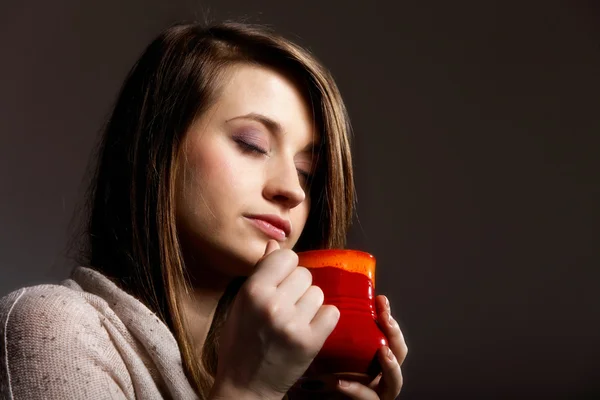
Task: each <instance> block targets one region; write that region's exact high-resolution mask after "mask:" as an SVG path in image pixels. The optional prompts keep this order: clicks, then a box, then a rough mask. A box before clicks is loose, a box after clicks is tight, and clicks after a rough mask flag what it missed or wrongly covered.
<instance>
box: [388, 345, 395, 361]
mask: <svg viewBox="0 0 600 400" xmlns="http://www.w3.org/2000/svg"><path fill="white" fill-rule="evenodd" d="M387 358H388V360H390V361H394V353H392V349H390V348H389V347H388V349H387Z"/></svg>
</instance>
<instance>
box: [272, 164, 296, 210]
mask: <svg viewBox="0 0 600 400" xmlns="http://www.w3.org/2000/svg"><path fill="white" fill-rule="evenodd" d="M267 175H268V177H267V180H266V182H265V186H264V190H263V195H264V197H265V198H267V199H268V200H270V201H273V202H276V203H278V204H280V205H281V206H283V207H285V208H287V209H292V208H294V207H296V206H297V205H299V204H300V203H302V202H303V201H304V199H305V198H306V193H305V192H304V188H303V187H302V185H301V184H300V179H299V178H298V171H297V170H296V166H295V164H294V162H293V161H292V162H290V161H286V162H278V163H274V164H273V165H272V166H270V168H269V171H268V173H267Z"/></svg>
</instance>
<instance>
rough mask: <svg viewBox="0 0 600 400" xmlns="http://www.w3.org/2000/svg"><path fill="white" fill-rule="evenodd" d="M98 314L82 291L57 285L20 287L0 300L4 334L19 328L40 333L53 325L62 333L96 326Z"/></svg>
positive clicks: (34, 333) (0, 327) (51, 328)
mask: <svg viewBox="0 0 600 400" xmlns="http://www.w3.org/2000/svg"><path fill="white" fill-rule="evenodd" d="M99 317H100V315H99V313H98V312H97V311H96V310H95V309H94V307H93V306H92V305H91V304H89V302H87V301H86V299H85V298H84V297H83V296H82V295H81V292H78V291H76V290H73V289H70V288H67V287H64V286H59V285H38V286H32V287H27V288H22V289H20V290H17V291H14V292H12V293H10V294H8V295H7V296H5V297H3V298H2V299H0V329H2V331H3V332H2V333H3V337H6V335H10V334H12V333H15V332H19V331H22V330H27V331H28V332H30V335H28V337H31V336H34V335H35V336H39V335H43V334H44V332H51V331H52V330H53V329H54V328H56V327H60V330H61V332H62V333H63V335H64V333H68V332H70V331H71V330H72V329H77V328H79V327H82V326H89V327H90V328H98V329H99V328H101V325H100V324H99V323H98V322H99V321H100V319H99ZM39 338H40V337H38V339H39ZM55 340H56V338H55Z"/></svg>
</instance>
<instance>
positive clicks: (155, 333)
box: [0, 267, 197, 400]
mask: <svg viewBox="0 0 600 400" xmlns="http://www.w3.org/2000/svg"><path fill="white" fill-rule="evenodd" d="M0 336H1V338H2V339H1V341H2V343H1V344H0V396H1V398H2V399H10V400H12V399H14V400H38V399H40V400H41V399H44V400H68V399H164V398H168V399H182V400H184V399H197V396H196V394H195V392H194V390H193V389H192V387H191V385H190V383H189V381H188V379H187V378H186V376H185V374H184V371H183V366H182V361H181V356H180V353H179V348H178V345H177V342H176V340H175V338H174V336H173V335H172V333H171V331H170V330H169V328H168V327H167V326H166V325H165V324H164V323H163V322H162V321H161V320H160V319H159V318H158V317H157V316H156V315H155V314H154V313H153V312H152V311H150V309H148V308H147V307H146V306H145V305H143V304H142V303H141V302H140V301H138V300H137V299H135V298H134V297H132V296H131V295H129V294H128V293H126V292H124V291H123V290H121V289H120V288H118V287H117V286H116V285H115V284H114V283H113V282H111V281H110V280H109V279H108V278H106V277H105V276H104V275H102V274H100V273H98V272H97V271H94V270H92V269H89V268H85V267H78V268H76V269H75V270H74V271H73V274H72V276H71V279H67V280H66V281H64V282H62V283H61V284H60V285H38V286H32V287H27V288H23V289H20V290H17V291H15V292H12V293H10V294H9V295H7V296H6V297H4V298H2V299H1V300H0Z"/></svg>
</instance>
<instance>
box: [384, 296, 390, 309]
mask: <svg viewBox="0 0 600 400" xmlns="http://www.w3.org/2000/svg"><path fill="white" fill-rule="evenodd" d="M385 307H386V308H387V309H388V310H389V309H390V300H389V299H388V298H387V296H385Z"/></svg>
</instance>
